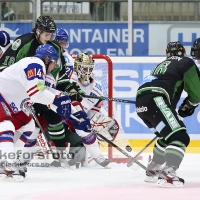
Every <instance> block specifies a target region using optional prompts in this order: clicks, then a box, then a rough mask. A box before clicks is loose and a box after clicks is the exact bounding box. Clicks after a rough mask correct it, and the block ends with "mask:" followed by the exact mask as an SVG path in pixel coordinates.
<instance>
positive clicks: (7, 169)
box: [0, 161, 25, 182]
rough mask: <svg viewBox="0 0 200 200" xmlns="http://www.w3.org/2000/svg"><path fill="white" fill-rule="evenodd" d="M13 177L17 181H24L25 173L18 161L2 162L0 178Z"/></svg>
mask: <svg viewBox="0 0 200 200" xmlns="http://www.w3.org/2000/svg"><path fill="white" fill-rule="evenodd" d="M5 178H13V179H14V180H15V181H17V182H22V181H24V178H25V173H24V172H22V171H21V170H19V169H18V167H17V165H16V163H12V164H11V163H7V162H6V161H5V162H1V163H0V179H1V180H3V179H5Z"/></svg>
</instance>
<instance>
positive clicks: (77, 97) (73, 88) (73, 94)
mask: <svg viewBox="0 0 200 200" xmlns="http://www.w3.org/2000/svg"><path fill="white" fill-rule="evenodd" d="M65 91H66V92H67V93H68V95H69V97H70V99H71V101H79V102H81V101H82V100H83V98H82V96H83V95H84V94H85V93H84V92H83V90H81V88H80V87H79V85H78V83H76V82H68V85H67V86H66V88H65Z"/></svg>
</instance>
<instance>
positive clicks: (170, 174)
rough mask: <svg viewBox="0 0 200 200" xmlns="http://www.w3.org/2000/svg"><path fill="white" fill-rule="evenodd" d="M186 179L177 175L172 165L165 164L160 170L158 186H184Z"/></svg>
mask: <svg viewBox="0 0 200 200" xmlns="http://www.w3.org/2000/svg"><path fill="white" fill-rule="evenodd" d="M184 183H185V181H184V180H183V179H182V178H179V177H178V176H177V175H176V172H175V169H174V168H173V167H172V166H167V165H166V166H165V167H164V168H163V170H162V171H161V172H160V174H159V177H158V181H157V183H156V186H157V187H167V188H180V187H183V185H184Z"/></svg>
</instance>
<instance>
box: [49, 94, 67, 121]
mask: <svg viewBox="0 0 200 200" xmlns="http://www.w3.org/2000/svg"><path fill="white" fill-rule="evenodd" d="M70 102H71V101H70V99H69V97H68V96H61V97H55V99H54V101H53V104H54V105H56V106H57V107H58V108H57V110H56V111H57V113H58V115H60V116H64V117H65V119H69V117H70V114H71V103H70Z"/></svg>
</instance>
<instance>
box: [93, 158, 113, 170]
mask: <svg viewBox="0 0 200 200" xmlns="http://www.w3.org/2000/svg"><path fill="white" fill-rule="evenodd" d="M94 160H95V161H96V162H97V163H98V164H99V165H101V166H102V167H105V168H110V167H109V166H108V165H109V163H110V161H109V160H108V159H107V158H104V157H103V156H102V155H100V156H99V157H98V158H94Z"/></svg>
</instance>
